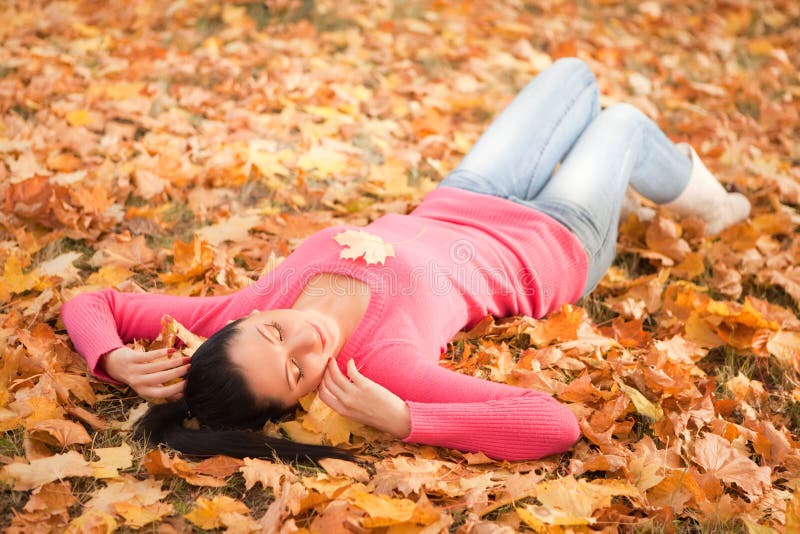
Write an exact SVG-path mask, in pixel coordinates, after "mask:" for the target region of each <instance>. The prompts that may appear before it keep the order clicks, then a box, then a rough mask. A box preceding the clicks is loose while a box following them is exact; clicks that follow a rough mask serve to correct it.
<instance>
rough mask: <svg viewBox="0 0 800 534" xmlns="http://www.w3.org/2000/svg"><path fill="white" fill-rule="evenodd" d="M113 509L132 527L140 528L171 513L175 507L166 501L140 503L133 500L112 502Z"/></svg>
mask: <svg viewBox="0 0 800 534" xmlns="http://www.w3.org/2000/svg"><path fill="white" fill-rule="evenodd" d="M114 511H115V512H117V513H118V514H119V515H121V516H122V517H123V519H125V524H126V525H128V526H130V527H133V528H141V527H143V526H145V525H147V524H149V523H152V522H153V521H158V520H159V519H161V518H163V517H164V516H167V515H171V514H172V513H174V511H175V509H174V508H173V507H172V505H171V504H169V503H166V502H155V503H153V504H148V505H141V504H139V503H135V502H118V503H114Z"/></svg>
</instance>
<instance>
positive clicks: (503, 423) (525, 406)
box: [362, 345, 580, 460]
mask: <svg viewBox="0 0 800 534" xmlns="http://www.w3.org/2000/svg"><path fill="white" fill-rule="evenodd" d="M401 346H402V345H401ZM362 372H363V373H364V375H365V376H367V377H369V378H370V379H372V380H374V381H376V382H378V383H379V384H381V385H382V386H384V387H385V388H387V389H389V390H390V391H392V392H393V393H394V394H395V395H397V396H399V397H400V398H402V399H403V400H405V401H406V404H407V405H408V407H409V409H410V410H411V434H409V435H408V437H406V438H405V439H404V441H407V442H413V443H424V444H428V445H436V446H443V447H451V448H455V449H459V450H462V451H470V452H475V451H481V452H483V453H484V454H486V455H487V456H489V457H492V458H496V459H503V460H530V459H537V458H541V457H543V456H548V455H550V454H557V453H561V452H564V451H566V450H568V449H569V448H570V447H572V445H573V444H574V443H575V442H576V441H577V440H578V438H579V437H580V429H579V427H578V421H577V418H576V417H575V415H574V414H573V413H572V412H571V411H570V410H569V408H567V406H566V405H564V404H562V403H561V402H559V401H558V400H556V399H554V398H553V397H551V396H549V395H547V394H545V393H542V392H539V391H534V390H529V389H524V388H518V387H513V386H508V385H505V384H498V383H496V382H489V381H487V380H481V379H479V378H475V377H472V376H468V375H464V374H461V373H457V372H455V371H450V370H448V369H445V368H443V367H440V366H439V365H437V364H436V363H435V362H427V361H424V360H422V359H421V358H419V357H418V356H416V355H410V354H408V352H406V353H403V352H402V350H400V351H397V350H396V347H395V349H394V350H392V349H384V352H383V353H382V354H373V355H372V356H371V357H368V358H367V359H366V362H365V365H364V367H363V368H362Z"/></svg>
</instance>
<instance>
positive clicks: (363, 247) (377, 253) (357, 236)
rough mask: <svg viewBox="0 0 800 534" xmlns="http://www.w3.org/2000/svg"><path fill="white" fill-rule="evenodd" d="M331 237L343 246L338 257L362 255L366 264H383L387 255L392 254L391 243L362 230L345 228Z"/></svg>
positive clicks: (357, 256) (352, 258)
mask: <svg viewBox="0 0 800 534" xmlns="http://www.w3.org/2000/svg"><path fill="white" fill-rule="evenodd" d="M333 238H334V239H335V240H336V242H337V243H339V244H340V245H343V246H344V247H345V249H344V250H342V251H341V252H340V253H339V257H340V258H343V259H350V260H357V259H358V258H360V257H362V256H363V257H364V261H365V262H366V263H367V265H369V264H372V263H380V264H381V265H383V263H384V262H385V261H386V258H387V257H389V256H394V247H393V246H392V245H391V243H386V242H385V241H384V240H383V239H381V238H380V237H378V236H376V235H372V234H369V233H367V232H365V231H363V230H345V231H344V232H339V233H338V234H336V235H335V236H333Z"/></svg>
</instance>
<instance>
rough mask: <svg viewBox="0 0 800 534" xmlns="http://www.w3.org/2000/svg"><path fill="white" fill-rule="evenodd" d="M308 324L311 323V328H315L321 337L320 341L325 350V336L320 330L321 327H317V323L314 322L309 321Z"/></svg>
mask: <svg viewBox="0 0 800 534" xmlns="http://www.w3.org/2000/svg"><path fill="white" fill-rule="evenodd" d="M308 324H310V325H311V328H313V329H314V332H316V333H317V336H318V337H319V342H320V344H321V345H322V350H323V351H324V350H325V336H323V335H322V331H320V329H319V328H318V327H317V325H315V324H314V323H308Z"/></svg>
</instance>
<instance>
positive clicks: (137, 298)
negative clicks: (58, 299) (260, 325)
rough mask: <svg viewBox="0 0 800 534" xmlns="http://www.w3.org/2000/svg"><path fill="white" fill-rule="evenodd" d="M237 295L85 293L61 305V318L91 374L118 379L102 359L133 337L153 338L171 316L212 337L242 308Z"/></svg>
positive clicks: (108, 378)
mask: <svg viewBox="0 0 800 534" xmlns="http://www.w3.org/2000/svg"><path fill="white" fill-rule="evenodd" d="M234 295H235V293H234V294H232V295H226V296H221V297H176V296H172V295H162V294H154V293H123V292H119V291H114V290H111V289H105V290H102V291H96V292H91V293H81V294H80V295H77V296H76V297H75V298H72V299H70V300H69V301H67V302H65V303H64V305H63V306H62V307H61V318H62V320H63V321H64V325H65V326H66V328H67V333H68V334H69V336H70V339H71V340H72V343H73V345H75V348H76V349H77V351H78V352H79V353H80V354H81V356H83V357H84V358H85V359H86V362H87V364H88V365H89V369H90V370H91V372H92V374H94V375H95V376H97V377H98V378H101V379H103V380H108V381H111V382H116V380H114V379H113V378H112V377H111V376H109V374H108V373H107V372H106V370H105V369H104V366H103V362H102V361H101V358H102V357H103V356H105V355H106V354H108V353H109V352H111V351H113V350H115V349H118V348H120V347H122V346H123V345H124V344H125V343H127V342H129V341H132V340H133V339H153V338H155V337H156V336H157V335H158V334H159V332H160V331H161V317H162V316H163V315H164V314H169V315H172V316H173V317H175V319H177V320H178V322H180V323H181V324H183V325H184V326H186V327H187V328H188V329H189V330H191V331H192V332H194V333H196V334H199V335H202V336H205V337H208V336H210V335H211V334H213V333H214V332H215V331H216V330H218V329H219V328H221V327H222V326H224V325H225V323H226V322H227V321H228V320H230V319H237V318H238V316H234V315H237V313H239V315H241V314H243V313H246V312H239V310H238V307H236V306H231V303H232V299H234Z"/></svg>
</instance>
